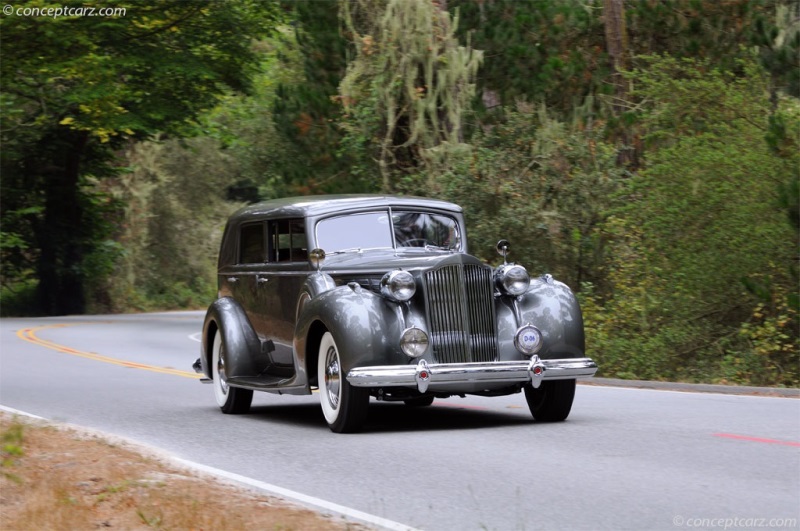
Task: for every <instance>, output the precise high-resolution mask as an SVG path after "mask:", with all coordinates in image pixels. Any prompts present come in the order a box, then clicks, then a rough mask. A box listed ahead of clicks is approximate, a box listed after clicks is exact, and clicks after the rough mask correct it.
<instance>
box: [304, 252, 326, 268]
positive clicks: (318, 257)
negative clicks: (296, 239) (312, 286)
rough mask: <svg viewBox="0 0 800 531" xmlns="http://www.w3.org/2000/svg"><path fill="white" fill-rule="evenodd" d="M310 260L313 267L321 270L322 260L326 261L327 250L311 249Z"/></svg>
mask: <svg viewBox="0 0 800 531" xmlns="http://www.w3.org/2000/svg"><path fill="white" fill-rule="evenodd" d="M308 261H309V262H310V263H311V267H313V268H315V269H316V270H317V271H319V270H320V268H321V267H322V262H324V261H325V251H323V250H322V249H320V248H317V249H311V252H309V253H308Z"/></svg>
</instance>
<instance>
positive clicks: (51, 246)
mask: <svg viewBox="0 0 800 531" xmlns="http://www.w3.org/2000/svg"><path fill="white" fill-rule="evenodd" d="M87 140H88V136H87V134H86V133H83V132H81V133H75V134H74V135H72V136H70V140H69V141H68V142H64V143H63V144H62V145H61V146H58V147H56V149H54V150H53V151H52V153H53V155H54V158H57V159H60V160H55V161H54V162H56V166H55V168H54V169H53V171H52V173H49V172H48V174H47V175H45V183H44V195H45V213H44V223H43V224H42V226H40V227H38V230H37V232H38V240H39V248H40V249H41V254H40V255H39V262H38V264H37V269H38V271H37V273H38V277H39V286H38V288H37V301H38V306H39V310H40V311H41V312H43V313H45V314H47V315H65V314H80V313H83V312H84V311H85V309H86V300H85V296H84V289H83V287H84V278H83V276H84V275H83V267H82V266H83V263H82V262H83V254H84V253H83V246H84V241H85V238H84V237H83V235H84V234H83V233H84V231H85V227H84V226H83V223H82V222H83V209H82V206H81V198H80V187H79V184H80V161H81V158H82V156H83V152H84V149H85V147H86V142H87ZM45 141H47V140H45ZM55 142H58V140H55Z"/></svg>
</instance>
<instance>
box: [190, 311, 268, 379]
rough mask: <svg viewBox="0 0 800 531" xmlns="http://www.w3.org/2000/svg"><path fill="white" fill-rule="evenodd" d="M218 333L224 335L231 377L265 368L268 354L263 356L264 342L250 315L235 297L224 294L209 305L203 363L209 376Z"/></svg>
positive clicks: (204, 333)
mask: <svg viewBox="0 0 800 531" xmlns="http://www.w3.org/2000/svg"><path fill="white" fill-rule="evenodd" d="M217 333H220V334H222V343H223V345H224V347H225V370H226V373H227V375H228V377H230V378H234V377H238V376H255V375H257V374H259V373H261V371H263V370H264V368H265V359H262V358H266V357H265V356H262V355H261V341H260V340H259V339H258V335H256V333H255V331H254V330H253V326H252V325H251V324H250V320H249V319H248V318H247V314H246V313H245V311H244V309H243V308H242V306H241V305H240V304H239V303H238V302H236V301H235V300H234V299H232V298H231V297H222V298H219V299H217V300H215V301H214V302H213V303H212V304H211V306H209V307H208V311H207V312H206V318H205V321H204V322H203V341H202V347H201V355H200V364H201V367H202V369H203V374H205V375H206V377H208V378H211V354H212V353H211V349H212V348H213V347H212V345H213V344H214V336H215V334H217ZM268 361H269V360H268V359H266V362H268Z"/></svg>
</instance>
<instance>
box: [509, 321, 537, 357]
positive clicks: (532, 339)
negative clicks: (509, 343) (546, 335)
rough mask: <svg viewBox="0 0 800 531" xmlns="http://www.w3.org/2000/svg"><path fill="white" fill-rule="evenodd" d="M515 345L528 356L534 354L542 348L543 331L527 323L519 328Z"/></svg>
mask: <svg viewBox="0 0 800 531" xmlns="http://www.w3.org/2000/svg"><path fill="white" fill-rule="evenodd" d="M514 346H515V347H517V350H519V351H520V352H522V353H523V354H525V355H526V356H533V355H534V354H536V353H537V352H539V351H540V350H541V349H542V333H541V332H540V331H539V329H538V328H536V327H535V326H533V325H525V326H523V327H521V328H520V329H519V330H517V335H516V336H514Z"/></svg>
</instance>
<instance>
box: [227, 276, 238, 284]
mask: <svg viewBox="0 0 800 531" xmlns="http://www.w3.org/2000/svg"><path fill="white" fill-rule="evenodd" d="M226 280H227V281H228V282H230V283H231V284H236V283H237V282H239V277H228V278H227V279H226Z"/></svg>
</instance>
